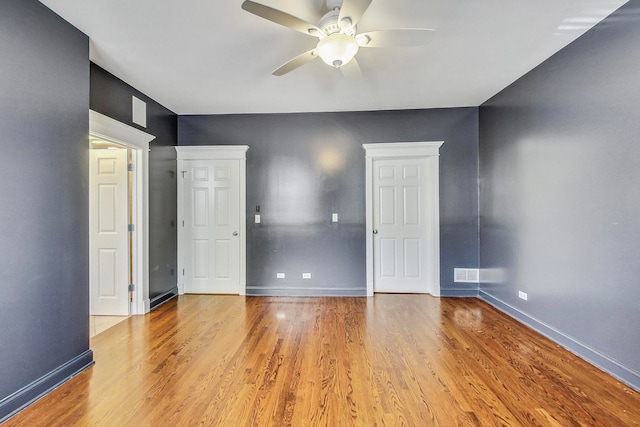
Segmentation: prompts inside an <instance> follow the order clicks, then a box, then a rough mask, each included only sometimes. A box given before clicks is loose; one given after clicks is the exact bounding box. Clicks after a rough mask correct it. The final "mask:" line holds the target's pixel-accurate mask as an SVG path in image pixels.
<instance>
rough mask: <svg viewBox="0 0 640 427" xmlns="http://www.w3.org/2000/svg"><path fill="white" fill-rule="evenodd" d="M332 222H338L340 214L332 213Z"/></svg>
mask: <svg viewBox="0 0 640 427" xmlns="http://www.w3.org/2000/svg"><path fill="white" fill-rule="evenodd" d="M331 222H338V214H337V213H332V214H331Z"/></svg>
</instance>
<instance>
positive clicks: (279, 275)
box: [276, 273, 285, 279]
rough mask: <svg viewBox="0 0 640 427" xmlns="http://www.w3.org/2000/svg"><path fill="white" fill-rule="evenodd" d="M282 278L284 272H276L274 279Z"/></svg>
mask: <svg viewBox="0 0 640 427" xmlns="http://www.w3.org/2000/svg"><path fill="white" fill-rule="evenodd" d="M284 278H285V274H284V273H276V279H284Z"/></svg>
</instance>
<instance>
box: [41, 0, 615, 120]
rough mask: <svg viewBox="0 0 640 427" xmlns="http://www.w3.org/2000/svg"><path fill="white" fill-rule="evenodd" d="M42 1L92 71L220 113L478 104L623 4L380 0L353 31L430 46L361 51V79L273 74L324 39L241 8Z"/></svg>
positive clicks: (315, 3)
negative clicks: (412, 36)
mask: <svg viewBox="0 0 640 427" xmlns="http://www.w3.org/2000/svg"><path fill="white" fill-rule="evenodd" d="M41 1H42V3H44V4H45V5H47V6H48V7H49V8H51V9H53V10H54V11H55V12H57V13H58V14H59V15H61V16H62V17H63V18H65V19H66V20H67V21H69V22H71V23H72V24H73V25H75V26H76V27H77V28H79V29H80V30H82V31H83V32H84V33H86V34H87V35H88V36H89V37H90V38H91V45H90V46H91V52H90V57H91V60H92V61H93V62H95V63H96V64H98V65H100V66H101V67H103V68H105V69H106V70H108V71H109V72H111V73H113V74H114V75H116V76H117V77H119V78H121V79H122V80H124V81H126V82H127V83H129V84H131V85H132V86H134V87H136V88H137V89H138V90H140V91H142V92H144V93H145V94H146V95H148V96H150V97H152V98H154V99H155V100H156V101H158V102H160V103H161V104H163V105H164V106H166V107H167V108H169V109H171V110H173V111H174V112H176V113H178V114H225V113H276V112H308V111H354V110H356V111H357V110H390V109H408V108H439V107H458V106H477V105H480V104H482V103H483V102H484V101H486V100H487V99H489V98H490V97H491V96H493V95H495V94H496V93H497V92H499V91H500V90H502V89H503V88H505V87H506V86H508V85H509V84H510V83H512V82H514V81H515V80H516V79H518V78H519V77H520V76H522V75H523V74H525V73H526V72H527V71H529V70H531V69H532V68H534V67H535V66H536V65H538V64H540V63H541V62H542V61H544V60H545V59H546V58H548V57H549V56H551V55H552V54H553V53H555V52H557V51H558V50H560V49H561V48H562V47H564V46H566V45H567V44H569V43H570V42H571V41H573V40H575V39H576V38H577V37H579V36H580V35H582V34H583V33H584V32H585V31H586V30H588V29H589V28H590V27H592V26H593V25H595V24H596V23H597V22H599V21H600V20H602V19H603V18H604V17H606V16H607V15H609V14H610V13H611V12H613V11H614V10H616V9H617V8H618V7H620V6H621V5H623V4H624V3H626V1H627V0H536V1H524V0H374V1H373V3H372V4H371V6H370V7H369V10H368V11H367V12H366V13H365V15H364V16H363V18H362V19H361V20H360V22H359V24H358V32H363V31H370V30H378V29H390V28H432V29H434V30H435V33H434V35H433V41H432V42H431V43H430V44H429V45H427V46H422V47H411V48H393V49H390V48H384V49H383V48H379V49H373V48H371V49H361V50H360V52H359V53H358V55H357V58H358V61H359V63H360V66H361V69H362V72H363V75H364V76H363V79H362V80H356V81H354V80H346V79H345V78H344V77H343V76H342V74H341V72H340V71H339V70H337V69H333V68H331V67H329V66H327V65H325V64H324V63H323V62H322V61H321V60H319V59H318V60H315V61H312V62H311V63H309V64H307V65H305V66H303V67H301V68H299V69H297V70H295V71H293V72H291V73H289V74H287V75H285V76H282V77H275V76H272V75H271V72H272V71H273V70H275V69H276V68H278V67H279V66H280V65H282V64H283V63H285V62H287V61H288V60H289V59H291V58H293V57H294V56H296V55H298V54H300V53H302V52H305V51H308V50H310V49H312V48H313V47H314V45H315V41H317V39H315V38H312V37H308V36H305V35H304V34H301V33H298V32H295V31H292V30H290V29H287V28H285V27H282V26H279V25H277V24H274V23H271V22H269V21H266V20H264V19H261V18H259V17H257V16H255V15H252V14H250V13H248V12H245V11H244V10H242V9H241V7H240V6H241V4H242V0H227V1H221V0H207V1H205V0H181V1H175V0H174V1H167V0H135V1H133V0H41ZM258 1H260V0H258ZM261 2H262V3H263V4H266V5H268V6H271V7H274V8H277V9H280V10H282V11H285V12H288V13H290V14H292V15H295V16H298V17H300V18H302V19H305V20H307V21H309V22H312V23H317V21H318V19H319V17H320V16H321V15H322V14H323V13H324V0H262V1H261ZM314 40H315V41H314Z"/></svg>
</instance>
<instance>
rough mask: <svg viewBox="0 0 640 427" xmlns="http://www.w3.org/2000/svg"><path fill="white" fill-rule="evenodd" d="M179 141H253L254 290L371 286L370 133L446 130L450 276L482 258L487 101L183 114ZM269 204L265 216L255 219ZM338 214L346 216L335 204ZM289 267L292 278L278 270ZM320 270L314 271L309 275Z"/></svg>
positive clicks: (386, 137)
mask: <svg viewBox="0 0 640 427" xmlns="http://www.w3.org/2000/svg"><path fill="white" fill-rule="evenodd" d="M178 140H179V144H180V145H225V144H227V145H234V144H235V145H244V144H246V145H249V146H250V148H249V151H248V152H247V219H248V224H247V234H248V235H247V287H248V292H250V293H253V294H278V293H295V294H320V293H327V294H358V295H361V294H364V291H365V285H366V280H365V203H364V197H365V190H364V185H365V161H364V155H365V153H364V149H363V148H362V144H363V143H374V142H401V141H433V140H444V141H445V142H444V145H443V146H442V148H441V157H440V161H441V163H440V165H441V167H440V186H441V187H440V206H441V207H440V218H441V225H440V227H441V228H440V230H441V239H440V241H441V255H442V260H441V268H442V275H441V284H442V292H443V293H444V294H458V293H460V292H462V293H463V294H468V295H476V294H477V286H475V287H474V286H473V285H465V284H462V285H460V284H454V283H453V268H454V267H470V268H477V266H478V187H477V178H478V175H477V174H478V169H477V168H478V164H477V159H478V152H477V141H478V110H477V109H476V108H457V109H442V110H407V111H377V112H348V113H307V114H262V115H261V114H257V115H211V116H180V117H179V119H178ZM258 205H259V206H260V214H261V215H262V224H254V223H253V215H254V214H255V210H256V206H258ZM333 212H336V213H338V214H339V218H340V221H339V223H338V224H332V223H331V213H333ZM278 271H283V272H285V273H286V274H287V279H285V280H282V279H276V272H278ZM302 272H311V273H312V279H311V280H304V281H303V280H302V279H301V274H302Z"/></svg>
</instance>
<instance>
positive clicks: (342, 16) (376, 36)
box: [242, 0, 433, 76]
mask: <svg viewBox="0 0 640 427" xmlns="http://www.w3.org/2000/svg"><path fill="white" fill-rule="evenodd" d="M372 1H373V0H326V6H327V9H328V10H329V11H328V12H327V13H325V14H324V16H322V17H321V18H320V20H319V21H318V24H317V25H314V24H311V23H309V22H307V21H305V20H303V19H300V18H297V17H295V16H293V15H289V14H288V13H285V12H282V11H280V10H277V9H274V8H272V7H269V6H265V5H263V4H260V3H256V2H254V1H250V0H246V1H245V2H243V3H242V8H243V9H244V10H246V11H247V12H250V13H253V14H254V15H257V16H259V17H261V18H264V19H266V20H269V21H272V22H275V23H276V24H280V25H283V26H285V27H287V28H291V29H292V30H295V31H299V32H301V33H303V34H306V35H308V36H312V37H316V38H318V39H319V41H318V43H317V45H316V47H315V48H313V49H311V50H310V51H308V52H305V53H303V54H301V55H298V56H296V57H295V58H293V59H292V60H291V61H289V62H287V63H286V64H284V65H282V66H281V67H280V68H278V69H277V70H275V71H274V72H273V73H272V74H273V75H274V76H282V75H284V74H287V73H289V72H291V71H293V70H295V69H296V68H298V67H301V66H303V65H304V64H306V63H307V62H309V61H312V60H313V59H315V58H318V57H320V58H321V59H322V60H323V61H324V62H325V63H326V64H328V65H330V66H332V67H335V68H340V69H341V70H342V72H343V74H345V75H346V76H351V75H359V74H360V66H359V65H358V62H357V61H356V59H355V55H356V54H357V53H358V50H359V49H360V48H361V47H364V48H370V47H400V46H403V47H404V46H420V45H423V44H426V43H427V42H428V41H429V40H430V38H431V37H430V36H431V34H432V32H433V30H431V29H426V28H412V29H394V30H380V31H368V32H365V33H358V32H357V27H356V25H357V24H358V21H359V20H360V18H361V17H362V15H363V14H364V13H365V12H366V11H367V8H368V7H369V5H370V4H371V2H372Z"/></svg>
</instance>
